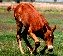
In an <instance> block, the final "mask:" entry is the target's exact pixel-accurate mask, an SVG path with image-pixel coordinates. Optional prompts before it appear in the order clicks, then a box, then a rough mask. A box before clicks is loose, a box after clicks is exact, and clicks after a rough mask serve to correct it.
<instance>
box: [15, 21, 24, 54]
mask: <svg viewBox="0 0 63 56" xmlns="http://www.w3.org/2000/svg"><path fill="white" fill-rule="evenodd" d="M21 30H22V25H21V24H19V23H18V22H17V35H16V38H17V42H18V46H19V49H20V51H21V53H22V54H24V52H23V49H22V41H21V38H22V35H21Z"/></svg>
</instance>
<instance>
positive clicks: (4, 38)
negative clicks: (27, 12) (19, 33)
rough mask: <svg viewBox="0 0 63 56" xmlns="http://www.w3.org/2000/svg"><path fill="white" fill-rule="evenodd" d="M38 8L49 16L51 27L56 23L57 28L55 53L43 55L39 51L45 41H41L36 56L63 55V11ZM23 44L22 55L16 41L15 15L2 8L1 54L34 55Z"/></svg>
mask: <svg viewBox="0 0 63 56" xmlns="http://www.w3.org/2000/svg"><path fill="white" fill-rule="evenodd" d="M37 10H38V11H39V12H40V13H42V14H43V15H44V16H45V17H46V18H47V21H48V22H49V24H50V26H51V27H52V26H53V25H56V26H57V29H56V30H55V32H54V36H55V38H54V50H53V54H48V53H45V54H44V55H41V54H40V53H39V51H40V50H42V49H43V48H44V45H45V44H44V42H41V46H40V47H39V48H38V53H39V54H37V55H36V56H63V14H62V13H63V12H62V11H55V10H54V11H48V10H45V11H42V10H39V9H37ZM28 39H29V41H30V43H31V45H33V46H34V41H33V40H32V39H30V38H28ZM40 40H41V39H40ZM22 41H23V40H22ZM41 41H42V40H41ZM22 46H23V48H24V50H25V54H24V55H22V54H21V52H20V50H19V49H18V45H17V41H16V23H15V19H14V17H13V12H12V11H11V12H7V11H6V9H5V8H4V7H2V8H0V56H34V54H32V55H31V54H30V53H29V50H28V49H27V47H26V44H25V42H24V41H23V43H22Z"/></svg>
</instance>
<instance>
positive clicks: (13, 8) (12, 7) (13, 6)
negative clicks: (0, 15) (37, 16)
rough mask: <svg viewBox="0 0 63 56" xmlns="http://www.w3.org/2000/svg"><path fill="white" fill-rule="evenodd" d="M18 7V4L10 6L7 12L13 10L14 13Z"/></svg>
mask: <svg viewBox="0 0 63 56" xmlns="http://www.w3.org/2000/svg"><path fill="white" fill-rule="evenodd" d="M17 5H18V4H16V5H11V6H8V7H7V11H11V10H13V11H14V10H15V8H16V6H17Z"/></svg>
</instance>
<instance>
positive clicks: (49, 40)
mask: <svg viewBox="0 0 63 56" xmlns="http://www.w3.org/2000/svg"><path fill="white" fill-rule="evenodd" d="M55 29H56V26H54V27H53V28H50V27H49V26H48V27H47V26H46V32H45V34H44V40H45V43H46V46H47V48H48V50H49V51H52V50H53V39H54V35H53V32H54V30H55Z"/></svg>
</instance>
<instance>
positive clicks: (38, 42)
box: [28, 27, 40, 53]
mask: <svg viewBox="0 0 63 56" xmlns="http://www.w3.org/2000/svg"><path fill="white" fill-rule="evenodd" d="M28 33H29V35H30V36H31V37H32V39H33V40H34V41H35V47H34V50H33V53H36V52H37V48H38V47H39V46H40V41H39V39H38V38H37V36H36V35H35V34H34V33H32V30H31V27H29V30H28Z"/></svg>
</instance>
